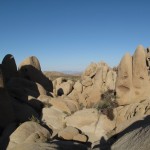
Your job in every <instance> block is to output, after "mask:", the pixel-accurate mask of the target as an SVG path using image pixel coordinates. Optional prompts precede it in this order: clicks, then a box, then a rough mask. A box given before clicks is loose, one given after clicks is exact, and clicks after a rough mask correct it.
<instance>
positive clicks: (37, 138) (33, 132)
mask: <svg viewBox="0 0 150 150" xmlns="http://www.w3.org/2000/svg"><path fill="white" fill-rule="evenodd" d="M50 136H51V134H50V132H49V131H48V130H47V129H45V128H44V127H42V126H41V125H40V124H38V123H36V122H32V121H29V122H25V123H23V124H21V125H20V126H19V127H18V128H17V129H16V130H15V131H14V132H13V133H12V134H11V135H10V142H9V145H8V149H11V148H13V147H15V146H17V145H19V144H22V143H24V142H26V143H36V142H41V143H42V142H46V141H48V139H49V138H50Z"/></svg>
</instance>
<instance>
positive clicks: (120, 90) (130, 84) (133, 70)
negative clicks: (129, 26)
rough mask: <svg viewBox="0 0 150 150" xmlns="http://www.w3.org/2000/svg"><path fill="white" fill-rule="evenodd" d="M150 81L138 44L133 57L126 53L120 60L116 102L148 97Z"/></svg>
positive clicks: (132, 101) (143, 52) (126, 102)
mask: <svg viewBox="0 0 150 150" xmlns="http://www.w3.org/2000/svg"><path fill="white" fill-rule="evenodd" d="M149 89H150V81H149V77H148V71H147V66H146V55H145V50H144V48H143V46H138V47H137V49H136V51H135V53H134V55H133V58H132V57H131V56H130V55H129V54H126V55H125V56H124V57H123V59H122V61H121V62H120V65H119V68H118V77H117V82H116V92H117V97H118V99H117V102H118V104H119V105H126V104H131V103H136V102H140V101H142V100H144V99H147V98H148V97H149Z"/></svg>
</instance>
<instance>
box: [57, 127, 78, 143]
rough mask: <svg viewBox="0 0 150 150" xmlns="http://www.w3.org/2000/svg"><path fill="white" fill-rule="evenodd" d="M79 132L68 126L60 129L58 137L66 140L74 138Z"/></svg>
mask: <svg viewBox="0 0 150 150" xmlns="http://www.w3.org/2000/svg"><path fill="white" fill-rule="evenodd" d="M78 134H79V130H78V129H76V128H74V127H71V126H68V127H66V128H65V129H63V130H61V131H59V133H58V137H59V138H61V139H64V140H73V138H74V136H76V135H78Z"/></svg>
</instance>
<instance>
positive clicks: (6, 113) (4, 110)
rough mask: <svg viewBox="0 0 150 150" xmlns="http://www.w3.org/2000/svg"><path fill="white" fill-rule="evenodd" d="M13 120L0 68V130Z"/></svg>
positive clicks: (12, 112)
mask: <svg viewBox="0 0 150 150" xmlns="http://www.w3.org/2000/svg"><path fill="white" fill-rule="evenodd" d="M14 120H15V117H14V111H13V107H12V103H11V100H10V97H9V95H8V93H7V91H6V89H5V87H4V80H3V73H2V68H1V66H0V128H5V127H6V126H7V125H8V124H10V123H11V122H13V121H14Z"/></svg>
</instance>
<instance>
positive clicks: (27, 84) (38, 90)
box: [7, 78, 47, 100]
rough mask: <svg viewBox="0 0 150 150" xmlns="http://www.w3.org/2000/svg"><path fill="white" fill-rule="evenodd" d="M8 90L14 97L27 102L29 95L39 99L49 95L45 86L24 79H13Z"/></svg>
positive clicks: (8, 84)
mask: <svg viewBox="0 0 150 150" xmlns="http://www.w3.org/2000/svg"><path fill="white" fill-rule="evenodd" d="M7 89H8V90H9V93H10V95H11V96H12V97H15V98H18V99H22V100H27V97H28V96H29V95H30V96H33V97H35V98H37V97H38V96H40V95H46V94H47V92H46V90H45V89H44V88H43V86H41V85H40V84H38V83H35V82H33V81H29V80H27V79H23V78H11V80H9V82H8V83H7Z"/></svg>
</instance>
